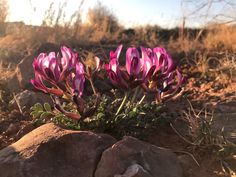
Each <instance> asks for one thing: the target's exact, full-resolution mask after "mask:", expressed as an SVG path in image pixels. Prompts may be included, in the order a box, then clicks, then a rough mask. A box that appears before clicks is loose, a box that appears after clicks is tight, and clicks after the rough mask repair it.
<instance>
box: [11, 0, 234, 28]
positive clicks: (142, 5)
mask: <svg viewBox="0 0 236 177" xmlns="http://www.w3.org/2000/svg"><path fill="white" fill-rule="evenodd" d="M200 1H204V0H199V1H196V2H197V3H198V2H200ZM205 1H206V0H205ZM232 1H234V0H232ZM51 2H54V6H53V7H54V8H56V7H58V6H59V4H60V3H62V2H63V0H54V1H53V0H8V4H9V13H10V14H9V16H8V21H24V22H25V23H26V24H32V25H40V24H41V23H42V19H43V17H44V14H45V11H46V10H47V9H49V6H50V4H51ZM80 2H81V0H67V7H66V12H67V13H66V14H67V17H68V19H69V17H70V16H71V15H72V14H73V12H74V11H75V10H77V9H78V7H79V4H80ZM97 2H98V1H97V0H85V1H84V3H83V5H82V12H83V15H82V17H83V20H84V21H85V20H86V13H87V11H88V9H89V8H92V7H94V6H95V5H96V4H97ZM100 2H101V3H102V4H103V5H105V6H107V8H108V9H109V10H111V11H112V12H113V13H114V14H115V15H116V16H117V17H118V20H119V22H120V23H121V24H122V25H124V26H125V27H127V28H129V27H134V26H138V25H146V24H151V25H154V24H156V25H159V26H162V27H165V28H171V27H176V26H179V25H180V24H181V20H182V17H183V15H185V16H186V17H188V15H189V14H191V10H192V9H191V8H193V7H191V6H189V5H188V4H184V5H183V4H182V3H181V2H183V0H100ZM191 5H194V8H195V6H196V7H197V5H198V4H191ZM224 8H225V7H222V4H216V5H214V6H212V7H211V11H210V12H212V13H213V14H214V13H218V12H220V11H222V10H224ZM203 10H204V9H203ZM233 10H234V9H233ZM183 12H184V13H183ZM201 23H203V21H202V19H201V21H200V20H199V19H197V18H196V17H195V19H191V17H189V20H188V21H187V24H186V25H187V26H194V27H198V26H200V25H202V24H201ZM204 23H205V22H204Z"/></svg>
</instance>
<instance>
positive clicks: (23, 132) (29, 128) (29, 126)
mask: <svg viewBox="0 0 236 177" xmlns="http://www.w3.org/2000/svg"><path fill="white" fill-rule="evenodd" d="M35 128H36V127H35V126H34V123H32V122H30V123H27V124H25V125H23V126H22V127H21V129H20V130H19V131H18V132H17V134H16V137H17V139H20V138H21V137H22V136H24V135H26V134H27V133H29V132H31V131H32V130H34V129H35Z"/></svg>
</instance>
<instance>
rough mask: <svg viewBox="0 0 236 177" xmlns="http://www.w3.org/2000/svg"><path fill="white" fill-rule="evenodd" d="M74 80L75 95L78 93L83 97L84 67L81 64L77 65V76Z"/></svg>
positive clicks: (73, 89) (75, 75)
mask: <svg viewBox="0 0 236 177" xmlns="http://www.w3.org/2000/svg"><path fill="white" fill-rule="evenodd" d="M73 75H74V77H73V78H72V91H73V93H77V94H78V96H79V97H81V96H82V94H83V91H84V82H85V77H84V65H83V64H82V63H80V62H78V63H76V69H75V74H74V73H73Z"/></svg>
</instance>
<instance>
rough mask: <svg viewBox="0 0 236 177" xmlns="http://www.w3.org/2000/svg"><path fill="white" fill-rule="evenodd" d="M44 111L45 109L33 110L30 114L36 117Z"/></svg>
mask: <svg viewBox="0 0 236 177" xmlns="http://www.w3.org/2000/svg"><path fill="white" fill-rule="evenodd" d="M42 113H43V111H32V112H31V113H30V115H32V116H33V117H34V118H37V117H40V115H41V114H42Z"/></svg>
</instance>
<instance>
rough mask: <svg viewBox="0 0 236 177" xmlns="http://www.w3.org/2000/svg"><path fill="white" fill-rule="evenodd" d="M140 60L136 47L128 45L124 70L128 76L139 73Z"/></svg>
mask: <svg viewBox="0 0 236 177" xmlns="http://www.w3.org/2000/svg"><path fill="white" fill-rule="evenodd" d="M141 67H142V62H141V60H140V56H139V52H138V50H137V49H136V48H134V47H130V48H128V50H127V51H126V70H127V72H128V74H129V75H130V76H138V75H139V74H140V71H141Z"/></svg>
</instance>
